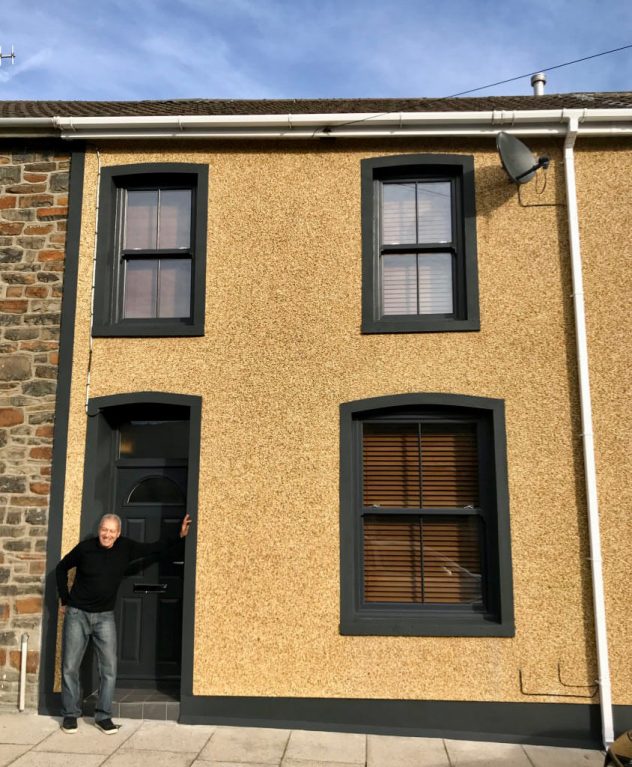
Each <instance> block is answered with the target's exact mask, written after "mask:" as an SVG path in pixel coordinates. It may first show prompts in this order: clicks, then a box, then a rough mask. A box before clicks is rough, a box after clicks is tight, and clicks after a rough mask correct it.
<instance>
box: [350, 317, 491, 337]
mask: <svg viewBox="0 0 632 767" xmlns="http://www.w3.org/2000/svg"><path fill="white" fill-rule="evenodd" d="M480 329H481V323H480V321H479V320H478V319H471V320H449V319H436V320H431V319H427V320H418V319H414V320H406V319H399V318H398V319H393V320H385V319H381V320H365V321H364V322H363V323H362V328H361V330H362V333H363V334H370V333H467V332H475V331H478V330H480Z"/></svg>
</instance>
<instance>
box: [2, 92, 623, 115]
mask: <svg viewBox="0 0 632 767" xmlns="http://www.w3.org/2000/svg"><path fill="white" fill-rule="evenodd" d="M630 107H632V91H621V92H612V93H551V94H545V95H543V96H489V97H486V98H442V99H428V98H408V99H379V98H375V99H276V100H272V99H260V100H246V99H244V100H241V99H240V100H234V99H170V100H167V101H0V118H20V117H25V118H37V117H160V116H176V115H182V116H184V115H275V114H276V115H278V114H329V113H331V114H341V113H353V112H358V113H369V112H486V111H493V110H509V111H513V110H530V109H538V110H542V109H626V108H630Z"/></svg>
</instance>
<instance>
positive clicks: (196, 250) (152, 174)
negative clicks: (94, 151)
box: [92, 163, 208, 337]
mask: <svg viewBox="0 0 632 767" xmlns="http://www.w3.org/2000/svg"><path fill="white" fill-rule="evenodd" d="M160 186H166V187H169V186H178V187H183V188H190V189H191V190H192V192H193V196H192V219H193V220H192V227H191V235H192V243H191V255H192V264H191V316H190V317H189V318H186V319H184V318H177V317H176V318H150V319H123V318H122V317H121V300H122V299H121V295H122V288H121V285H120V283H121V264H120V260H121V259H120V247H119V243H120V232H119V220H120V215H119V204H120V203H119V200H120V198H121V192H122V190H125V189H134V188H152V187H160ZM207 204H208V165H203V164H194V163H138V164H134V165H120V166H112V167H107V168H103V169H102V170H101V182H100V186H99V217H98V234H97V260H96V273H95V297H94V322H93V327H92V335H93V336H95V337H121V336H122V337H160V336H203V335H204V315H205V306H204V297H205V283H206V231H207Z"/></svg>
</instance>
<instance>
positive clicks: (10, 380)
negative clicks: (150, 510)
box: [0, 143, 70, 709]
mask: <svg viewBox="0 0 632 767" xmlns="http://www.w3.org/2000/svg"><path fill="white" fill-rule="evenodd" d="M62 149H63V148H60V149H57V148H55V147H45V146H43V145H37V144H33V143H31V144H29V145H26V147H24V146H18V145H17V144H14V145H8V144H4V145H3V144H0V709H15V708H17V702H18V679H19V665H20V638H21V636H22V634H23V633H24V632H27V633H28V634H29V653H28V659H27V697H26V703H27V707H31V708H32V707H35V706H36V705H37V680H38V670H39V649H40V640H41V637H40V633H41V620H42V595H43V579H44V570H45V564H46V561H45V558H46V535H47V524H48V506H49V492H50V473H51V454H52V442H53V420H54V413H55V388H56V381H57V364H58V352H59V324H60V312H61V295H62V280H63V269H64V247H65V242H66V221H67V216H68V173H69V165H70V161H69V154H68V153H67V152H64V151H62Z"/></svg>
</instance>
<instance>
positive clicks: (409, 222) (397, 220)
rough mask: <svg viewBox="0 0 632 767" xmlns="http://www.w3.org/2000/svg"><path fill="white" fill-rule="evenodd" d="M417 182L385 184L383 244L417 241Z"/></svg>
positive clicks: (383, 195)
mask: <svg viewBox="0 0 632 767" xmlns="http://www.w3.org/2000/svg"><path fill="white" fill-rule="evenodd" d="M415 187H416V184H415V182H414V181H411V182H409V183H405V184H384V185H383V188H382V244H383V245H401V244H406V243H412V242H417V212H416V193H415Z"/></svg>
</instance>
